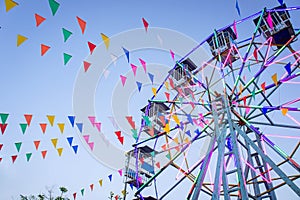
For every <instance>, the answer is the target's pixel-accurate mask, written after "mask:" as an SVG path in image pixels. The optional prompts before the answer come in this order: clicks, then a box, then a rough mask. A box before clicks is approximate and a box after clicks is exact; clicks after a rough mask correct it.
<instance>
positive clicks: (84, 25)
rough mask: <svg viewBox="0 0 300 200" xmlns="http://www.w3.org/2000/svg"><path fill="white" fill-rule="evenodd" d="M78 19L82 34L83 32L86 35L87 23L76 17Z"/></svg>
mask: <svg viewBox="0 0 300 200" xmlns="http://www.w3.org/2000/svg"><path fill="white" fill-rule="evenodd" d="M76 18H77V21H78V24H79V26H80V29H81V32H82V34H84V31H85V27H86V22H85V21H84V20H83V19H81V18H80V17H78V16H76Z"/></svg>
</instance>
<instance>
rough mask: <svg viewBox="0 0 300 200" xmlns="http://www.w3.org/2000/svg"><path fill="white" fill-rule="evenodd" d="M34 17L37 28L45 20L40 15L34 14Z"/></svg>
mask: <svg viewBox="0 0 300 200" xmlns="http://www.w3.org/2000/svg"><path fill="white" fill-rule="evenodd" d="M34 17H35V22H36V24H35V25H36V27H38V26H39V25H40V24H41V23H43V22H44V21H45V20H46V18H44V17H42V16H41V15H38V14H36V13H35V14H34Z"/></svg>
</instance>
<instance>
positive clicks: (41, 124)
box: [40, 123, 47, 133]
mask: <svg viewBox="0 0 300 200" xmlns="http://www.w3.org/2000/svg"><path fill="white" fill-rule="evenodd" d="M40 127H41V129H42V132H43V133H45V132H46V128H47V124H46V123H40Z"/></svg>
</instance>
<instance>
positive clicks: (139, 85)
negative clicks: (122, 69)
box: [136, 81, 143, 92]
mask: <svg viewBox="0 0 300 200" xmlns="http://www.w3.org/2000/svg"><path fill="white" fill-rule="evenodd" d="M136 85H137V87H138V90H139V92H140V91H141V89H142V85H143V84H142V83H141V82H138V81H137V82H136Z"/></svg>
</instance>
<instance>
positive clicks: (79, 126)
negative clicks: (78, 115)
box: [76, 123, 83, 133]
mask: <svg viewBox="0 0 300 200" xmlns="http://www.w3.org/2000/svg"><path fill="white" fill-rule="evenodd" d="M76 126H77V128H78V130H79V131H80V133H82V129H83V123H76Z"/></svg>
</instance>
